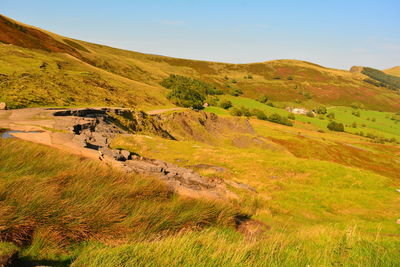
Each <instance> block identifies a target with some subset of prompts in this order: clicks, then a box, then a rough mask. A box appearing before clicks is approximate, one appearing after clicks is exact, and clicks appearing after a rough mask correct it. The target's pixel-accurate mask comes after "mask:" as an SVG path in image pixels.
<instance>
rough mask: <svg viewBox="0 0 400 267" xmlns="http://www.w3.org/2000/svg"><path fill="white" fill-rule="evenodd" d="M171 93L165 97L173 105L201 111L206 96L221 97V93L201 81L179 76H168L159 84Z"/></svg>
mask: <svg viewBox="0 0 400 267" xmlns="http://www.w3.org/2000/svg"><path fill="white" fill-rule="evenodd" d="M160 84H161V85H162V86H164V87H165V88H167V89H170V90H171V91H170V92H169V94H168V95H167V97H168V99H170V100H171V101H172V102H173V103H174V104H175V105H177V106H181V107H187V108H189V107H191V108H195V109H202V108H203V105H204V101H205V99H206V96H207V95H221V94H223V92H222V91H221V90H219V89H217V88H216V87H215V86H213V85H211V84H208V83H206V82H203V81H199V80H196V79H193V78H190V77H185V76H180V75H170V76H169V77H168V78H165V79H164V80H163V81H162V82H161V83H160Z"/></svg>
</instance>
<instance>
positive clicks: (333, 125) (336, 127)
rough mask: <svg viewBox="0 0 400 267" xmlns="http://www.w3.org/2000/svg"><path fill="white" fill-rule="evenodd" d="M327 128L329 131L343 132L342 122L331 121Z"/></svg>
mask: <svg viewBox="0 0 400 267" xmlns="http://www.w3.org/2000/svg"><path fill="white" fill-rule="evenodd" d="M327 128H328V129H329V130H331V131H335V132H344V125H343V123H338V122H335V121H332V122H330V123H329V124H328V126H327Z"/></svg>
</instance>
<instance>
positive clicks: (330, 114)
mask: <svg viewBox="0 0 400 267" xmlns="http://www.w3.org/2000/svg"><path fill="white" fill-rule="evenodd" d="M326 116H327V117H328V118H329V119H331V120H334V119H335V113H333V112H329V113H328V115H326Z"/></svg>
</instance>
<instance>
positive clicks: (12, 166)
mask: <svg viewBox="0 0 400 267" xmlns="http://www.w3.org/2000/svg"><path fill="white" fill-rule="evenodd" d="M0 148H1V149H0V162H1V164H0V177H1V179H0V196H1V198H0V199H1V200H0V218H1V219H0V241H7V242H13V243H15V244H17V245H19V246H20V247H21V248H24V249H23V250H22V252H21V257H25V258H27V259H29V260H31V261H37V260H54V261H64V260H65V259H66V258H68V257H69V258H70V257H71V256H72V254H71V253H72V252H71V249H72V247H73V246H75V245H77V244H79V243H82V242H86V241H89V240H108V242H113V240H115V241H114V242H119V241H118V240H135V239H141V240H142V239H151V238H158V237H160V236H168V235H171V234H174V233H177V232H179V231H190V230H196V229H202V228H204V227H209V226H212V225H221V226H224V225H225V226H233V225H234V224H235V222H234V216H235V214H238V213H239V210H238V209H236V208H234V207H233V206H232V205H229V204H226V205H224V204H221V203H215V202H208V201H201V200H191V199H183V198H180V197H178V196H176V195H175V194H174V193H172V192H171V191H169V190H168V189H167V188H166V186H165V185H163V184H161V183H159V182H157V181H155V180H153V179H151V178H147V177H140V176H133V175H127V174H123V173H120V172H118V171H115V170H113V169H111V168H109V167H106V166H100V165H99V163H97V162H94V161H91V160H87V159H83V158H80V157H77V156H73V155H69V154H66V153H62V152H60V151H57V150H55V149H51V148H47V147H45V146H41V145H36V144H31V143H27V142H22V141H18V140H15V139H7V140H0ZM71 246H72V247H71ZM68 255H69V256H68Z"/></svg>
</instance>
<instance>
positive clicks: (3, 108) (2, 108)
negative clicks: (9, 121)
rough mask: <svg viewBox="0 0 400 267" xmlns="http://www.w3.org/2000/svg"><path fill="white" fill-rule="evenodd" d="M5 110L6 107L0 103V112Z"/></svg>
mask: <svg viewBox="0 0 400 267" xmlns="http://www.w3.org/2000/svg"><path fill="white" fill-rule="evenodd" d="M6 109H7V105H6V103H4V102H0V110H6Z"/></svg>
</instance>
